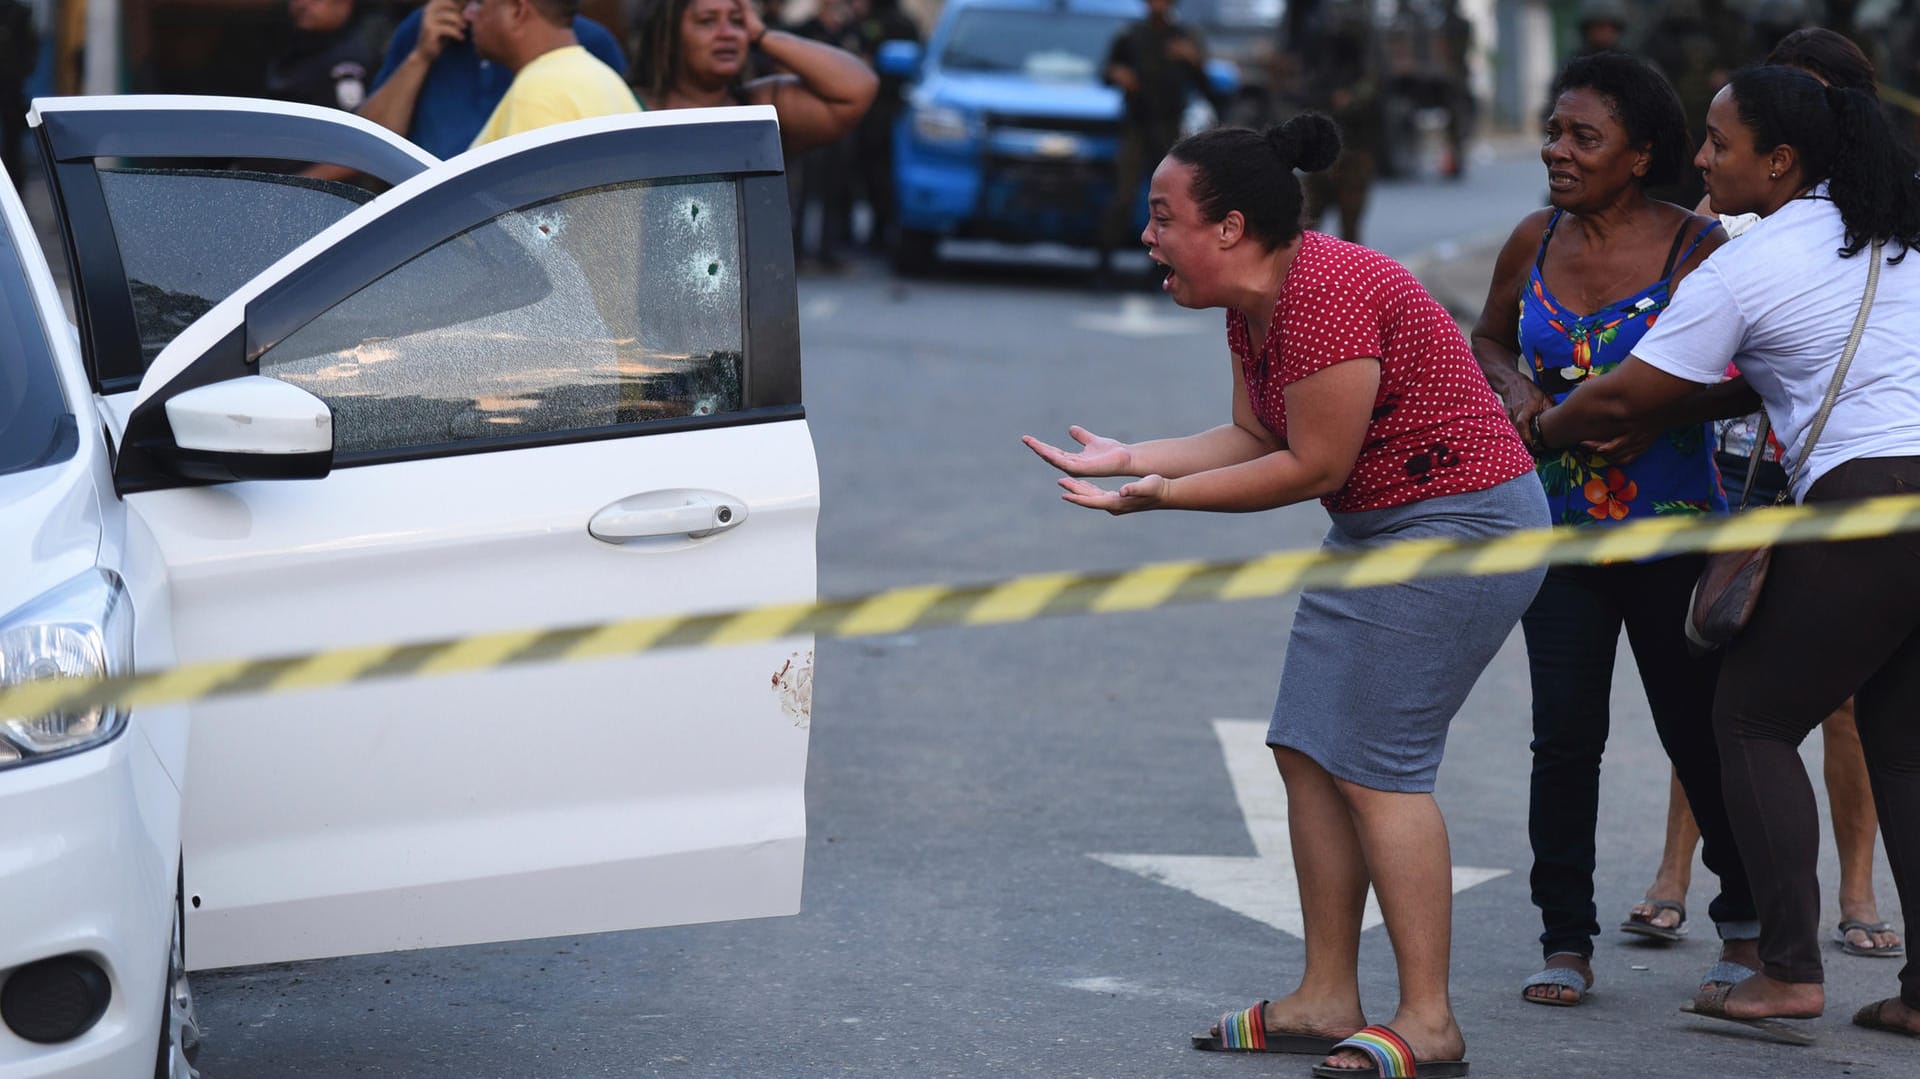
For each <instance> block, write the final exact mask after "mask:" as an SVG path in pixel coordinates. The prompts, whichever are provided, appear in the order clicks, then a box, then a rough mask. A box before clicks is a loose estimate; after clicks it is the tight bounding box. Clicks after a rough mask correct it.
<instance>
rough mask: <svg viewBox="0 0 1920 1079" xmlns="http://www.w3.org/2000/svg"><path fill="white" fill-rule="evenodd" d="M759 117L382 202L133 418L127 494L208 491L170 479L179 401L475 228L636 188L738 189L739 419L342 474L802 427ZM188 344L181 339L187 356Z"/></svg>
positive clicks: (565, 439) (784, 215) (436, 183)
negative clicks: (657, 437) (172, 403)
mask: <svg viewBox="0 0 1920 1079" xmlns="http://www.w3.org/2000/svg"><path fill="white" fill-rule="evenodd" d="M748 108H751V109H753V111H754V112H755V113H757V114H760V115H755V116H753V117H751V118H745V119H726V120H717V119H716V120H693V119H687V120H684V121H680V122H659V121H660V119H661V118H659V117H648V118H647V119H649V120H652V121H653V122H652V123H649V124H645V126H640V125H638V124H635V123H634V122H632V121H629V122H624V123H621V122H616V123H614V124H611V125H600V126H599V128H598V129H596V130H590V131H588V132H586V133H582V134H577V135H573V136H571V137H562V138H557V139H556V140H555V141H545V140H541V139H533V140H531V141H529V142H522V143H521V144H520V145H521V146H522V147H523V148H522V149H521V150H519V151H518V152H510V153H507V154H505V155H504V156H497V157H491V158H488V157H484V156H482V157H481V159H480V160H478V161H475V162H467V161H463V160H461V159H455V160H454V161H452V162H447V163H443V164H442V165H440V166H438V168H437V169H436V170H435V171H434V173H433V175H431V176H422V177H419V178H417V179H416V180H415V181H412V182H411V183H410V184H408V185H405V186H403V187H402V188H399V189H396V190H394V191H391V192H388V193H387V194H386V195H382V196H380V197H378V198H376V199H375V200H374V201H373V202H372V203H369V204H368V205H367V206H364V207H362V208H361V209H359V210H357V211H355V212H354V213H353V214H350V215H348V217H346V218H343V219H342V220H341V221H340V222H339V223H338V224H337V225H335V226H334V229H333V230H330V231H338V232H339V233H340V234H339V235H337V236H333V238H332V239H331V240H330V241H329V242H327V244H326V246H325V247H324V249H322V250H320V251H318V252H317V253H314V254H312V255H311V257H308V258H306V259H305V260H304V261H302V262H300V263H299V264H297V265H294V266H291V267H284V266H283V267H280V268H277V269H276V270H273V271H269V273H277V274H278V276H277V279H275V280H273V281H271V282H269V283H266V284H265V285H264V287H262V288H261V289H260V290H259V291H258V292H257V294H253V295H251V296H249V297H248V298H247V299H246V300H245V301H244V311H243V314H242V316H241V318H240V320H239V322H238V324H237V325H233V326H232V327H231V328H230V329H228V330H226V332H224V333H222V334H221V336H220V337H219V338H218V339H217V340H216V341H215V342H214V343H213V344H212V345H211V346H210V347H207V348H206V349H205V350H204V351H202V352H200V353H199V355H197V356H195V357H194V358H193V359H191V360H190V361H188V362H186V363H185V364H184V365H182V366H181V367H180V369H179V370H178V372H177V373H176V374H175V375H174V376H172V377H171V378H170V379H169V380H168V381H167V382H166V383H165V384H164V385H162V386H160V387H158V388H157V389H155V390H154V391H153V392H152V393H150V394H146V395H143V399H142V400H141V402H140V403H139V405H137V406H136V407H135V408H134V410H133V413H132V415H131V416H130V417H129V419H128V424H127V438H126V446H125V448H124V449H123V451H122V453H121V457H120V466H119V468H118V469H117V470H116V474H115V481H116V486H117V487H118V488H119V489H120V491H121V493H123V494H126V493H132V492H135V491H142V490H153V489H159V488H167V487H180V486H187V485H191V484H195V483H201V482H208V481H206V480H193V479H186V478H182V477H181V476H178V475H176V474H174V473H173V472H172V471H171V470H170V469H169V468H168V455H169V450H170V447H171V446H172V430H171V427H170V425H169V423H168V420H167V416H166V408H165V406H166V402H167V400H169V399H170V398H172V397H174V396H177V395H178V394H180V393H183V392H186V391H187V390H189V389H193V388H196V387H199V386H204V385H207V384H209V383H213V382H218V381H224V380H226V379H231V378H239V377H242V376H245V375H252V374H257V373H259V360H260V357H261V355H262V354H264V353H265V352H266V351H267V350H269V349H271V348H273V347H274V346H276V345H278V344H279V343H280V342H282V341H284V340H285V339H286V338H287V337H288V336H289V335H291V334H292V333H294V332H295V331H296V330H299V329H300V328H301V327H303V326H305V325H306V324H307V323H309V322H311V321H313V320H314V319H315V318H318V317H319V316H320V315H321V314H323V313H325V312H326V311H328V310H330V309H332V308H333V307H335V306H337V305H338V304H340V303H342V302H345V301H346V300H348V299H349V298H351V297H352V296H354V295H355V294H356V293H358V292H359V291H360V290H362V289H364V288H366V287H368V286H369V285H372V284H374V283H375V282H376V281H378V280H379V279H380V278H382V277H384V276H385V275H386V274H388V273H391V272H392V271H394V270H396V269H399V268H400V267H401V266H403V265H405V264H406V263H407V262H409V261H411V260H412V259H414V258H415V257H417V256H418V255H420V254H421V253H423V252H425V251H428V250H430V249H432V248H433V247H435V246H437V245H439V244H441V243H445V242H447V241H448V240H451V239H453V238H455V237H457V236H459V235H461V234H462V233H464V232H466V231H468V230H470V229H473V228H475V227H478V226H480V225H484V224H486V223H487V222H489V221H492V220H494V219H496V218H498V217H500V216H501V215H502V214H506V213H511V212H513V211H516V210H522V209H525V208H527V207H530V206H535V205H538V204H541V203H545V202H550V201H552V200H554V199H558V198H563V197H566V196H569V195H573V194H578V193H580V192H584V191H590V190H594V189H597V188H603V187H609V186H613V185H618V184H628V183H639V182H649V181H651V182H667V181H674V180H683V179H694V178H705V179H712V178H719V179H724V180H726V181H728V182H731V183H733V184H735V185H736V191H737V192H738V213H739V215H740V217H739V229H740V233H739V234H740V243H741V267H742V277H743V280H744V289H743V294H742V304H741V309H742V318H743V322H744V325H743V326H742V333H741V343H742V353H743V365H742V368H743V369H742V372H741V404H742V407H741V408H740V409H739V410H738V411H733V412H720V413H715V414H712V415H706V416H685V417H677V418H674V419H662V420H650V421H646V422H644V423H638V424H622V425H618V426H611V427H604V428H589V429H580V430H568V431H556V432H551V433H547V434H541V435H533V436H526V435H515V436H506V437H503V438H496V439H474V440H469V441H463V442H458V443H450V444H437V445H433V446H425V447H417V448H410V449H405V450H397V451H393V452H390V453H386V452H383V453H374V454H367V455H364V456H360V457H356V458H354V459H353V460H351V461H349V462H344V463H343V467H355V466H365V465H374V464H385V463H391V462H395V461H405V460H417V459H423V458H433V457H447V456H455V455H462V454H469V453H485V452H490V451H494V450H497V449H500V448H502V447H503V446H506V445H511V446H512V447H513V448H516V449H519V448H532V447H537V446H543V445H555V444H564V443H573V442H585V441H593V440H598V439H604V438H625V437H633V436H635V435H645V434H655V433H663V432H668V431H679V430H689V429H696V428H712V427H729V426H740V425H746V424H753V423H767V422H775V421H781V420H790V419H798V418H802V417H803V416H804V415H805V412H804V409H803V407H802V404H801V393H800V332H799V322H800V320H799V310H798V301H797V298H796V293H795V282H794V270H793V249H792V245H791V231H790V229H789V226H788V202H787V184H786V178H785V175H784V164H783V158H782V156H781V150H780V134H779V127H778V125H777V123H776V122H775V121H774V120H773V118H772V111H771V110H770V109H767V108H765V107H764V106H762V107H758V108H754V107H748ZM748 108H743V109H740V110H738V111H739V112H746V111H748ZM726 111H729V112H732V111H736V110H726ZM762 115H763V116H764V118H761V116H762ZM638 119H639V118H635V120H638ZM449 170H452V171H451V175H448V172H449ZM243 291H244V290H243ZM223 311H225V312H226V314H225V315H224V316H223V314H222V312H223ZM222 317H225V318H229V319H230V318H232V313H231V306H230V305H228V304H222V305H221V306H219V307H216V308H215V309H214V311H212V312H209V313H208V315H206V316H203V318H222ZM210 329H212V330H213V332H219V330H218V329H217V328H212V327H210ZM188 336H189V335H188V334H183V335H182V338H181V339H180V343H183V344H184V343H185V341H186V339H187V337H188ZM171 347H177V346H170V348H171ZM156 366H158V363H156Z"/></svg>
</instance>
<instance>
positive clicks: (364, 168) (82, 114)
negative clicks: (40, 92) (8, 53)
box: [34, 98, 436, 393]
mask: <svg viewBox="0 0 1920 1079" xmlns="http://www.w3.org/2000/svg"><path fill="white" fill-rule="evenodd" d="M86 100H87V99H81V101H82V102H84V101H86ZM34 117H35V119H37V121H38V123H37V124H35V125H34V142H35V145H36V146H37V147H38V149H39V151H40V155H41V162H42V164H43V165H45V166H46V169H47V171H48V173H49V175H50V176H51V177H52V179H53V181H54V182H53V183H51V184H49V185H48V187H49V188H50V190H51V193H52V199H53V206H54V212H55V215H56V216H57V217H58V218H59V220H60V222H61V229H60V233H61V239H62V242H63V244H64V246H65V248H66V254H67V265H68V266H69V267H70V272H71V274H72V280H73V286H74V288H73V303H74V314H75V317H76V321H77V322H78V323H79V329H80V338H81V355H82V357H83V358H84V359H85V361H86V367H87V378H88V380H89V381H90V382H91V383H92V385H93V388H94V391H95V392H96V393H120V392H124V391H127V390H132V389H135V388H136V387H138V386H139V384H140V378H141V375H142V374H143V373H144V360H143V358H142V351H141V347H140V328H139V325H138V322H137V320H136V319H135V316H134V304H133V293H132V289H131V287H130V284H129V282H128V280H127V273H126V267H125V265H124V263H123V262H122V259H121V254H120V242H119V239H118V237H117V235H116V233H115V231H114V227H113V219H112V217H111V215H110V213H109V211H108V208H107V200H106V194H105V192H104V190H103V189H102V186H101V183H100V165H99V162H100V159H102V158H120V157H125V158H138V159H145V160H149V161H158V160H167V159H196V158H197V159H207V158H228V157H231V156H233V152H234V147H236V146H245V147H246V148H247V151H248V155H249V157H252V158H261V159H285V160H290V161H307V162H325V163H327V164H335V165H342V166H345V167H347V168H351V169H354V170H356V171H359V172H363V173H366V174H367V175H369V176H372V177H374V178H375V179H377V180H380V181H382V182H384V183H388V184H396V185H397V184H400V183H402V182H404V181H406V180H408V179H410V178H412V177H414V176H417V175H419V174H420V173H422V172H424V171H426V170H427V169H428V168H429V167H431V166H432V165H433V164H434V163H435V160H436V159H435V158H434V157H433V156H432V155H430V154H428V153H427V152H426V151H424V150H420V149H419V148H417V147H414V146H412V144H410V143H406V142H405V141H404V140H401V139H399V138H398V137H397V136H393V135H390V134H388V133H386V132H385V131H384V130H381V129H375V128H373V126H372V125H371V124H369V123H368V122H367V121H364V120H361V119H360V118H358V117H354V116H352V115H351V114H349V113H339V112H337V111H335V110H325V109H319V108H313V107H307V106H291V105H284V104H280V103H268V102H260V101H237V100H226V99H211V98H208V99H198V100H196V99H190V98H147V99H142V98H132V99H129V98H119V99H116V100H115V102H114V104H113V107H110V108H96V107H91V106H89V105H85V104H79V103H76V102H68V101H60V100H54V101H41V102H36V103H35V106H34ZM135 121H137V122H135Z"/></svg>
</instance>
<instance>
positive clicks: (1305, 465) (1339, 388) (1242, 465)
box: [1060, 360, 1380, 514]
mask: <svg viewBox="0 0 1920 1079" xmlns="http://www.w3.org/2000/svg"><path fill="white" fill-rule="evenodd" d="M1379 392H1380V363H1379V361H1378V360H1349V361H1347V362H1344V363H1337V364H1334V365H1333V366H1332V367H1328V368H1325V369H1323V370H1320V371H1316V372H1314V373H1313V374H1311V375H1308V376H1307V377H1306V378H1303V379H1300V380H1299V381H1297V382H1292V383H1289V384H1288V385H1287V431H1288V441H1287V444H1286V445H1285V446H1283V447H1280V448H1277V449H1273V450H1270V451H1269V452H1267V453H1264V454H1261V455H1259V456H1257V457H1253V458H1251V459H1248V460H1244V461H1240V462H1237V463H1234V464H1227V465H1223V466H1220V467H1216V468H1211V469H1207V470H1205V471H1201V472H1193V473H1189V474H1187V475H1184V476H1181V477H1179V478H1177V479H1172V478H1168V477H1166V476H1163V475H1157V474H1150V475H1147V476H1145V477H1143V478H1141V479H1138V480H1135V481H1133V482H1132V483H1129V484H1127V485H1125V486H1123V487H1121V488H1120V489H1119V490H1117V491H1106V490H1103V489H1101V488H1099V487H1097V486H1095V485H1094V484H1092V483H1090V482H1088V481H1086V480H1083V479H1078V478H1074V477H1066V478H1063V479H1061V480H1060V487H1061V488H1062V490H1063V491H1064V492H1065V494H1064V496H1063V497H1064V498H1065V499H1066V500H1067V501H1069V502H1072V503H1074V504H1075V505H1080V506H1086V507H1088V508H1089V509H1103V510H1106V511H1107V512H1109V513H1116V514H1118V513H1133V512H1136V511H1138V510H1150V509H1189V510H1212V511H1216V512H1222V513H1247V512H1252V511H1256V510H1265V509H1272V508H1274V507H1276V506H1286V505H1291V504H1293V503H1295V502H1304V501H1307V500H1308V499H1312V498H1318V497H1323V496H1326V495H1330V494H1332V493H1333V492H1335V491H1338V490H1339V489H1340V488H1342V487H1344V486H1346V482H1347V477H1348V475H1349V474H1351V473H1352V471H1353V465H1354V462H1355V461H1356V460H1358V459H1359V457H1360V450H1361V447H1362V446H1363V445H1364V444H1365V442H1366V436H1367V425H1368V423H1369V422H1370V421H1371V418H1372V412H1373V403H1374V399H1375V397H1376V396H1377V395H1378V394H1379ZM1216 430H1218V429H1216Z"/></svg>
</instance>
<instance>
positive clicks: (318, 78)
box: [263, 0, 386, 112]
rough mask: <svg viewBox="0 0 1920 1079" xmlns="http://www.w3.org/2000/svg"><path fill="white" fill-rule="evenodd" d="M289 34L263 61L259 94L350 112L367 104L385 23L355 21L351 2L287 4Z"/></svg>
mask: <svg viewBox="0 0 1920 1079" xmlns="http://www.w3.org/2000/svg"><path fill="white" fill-rule="evenodd" d="M287 18H288V21H289V22H290V23H291V24H292V26H293V35H292V38H291V40H290V41H289V42H288V45H287V51H286V52H284V53H282V54H280V55H279V56H276V57H274V58H273V59H272V60H270V61H268V62H267V74H266V82H265V85H264V88H263V92H264V93H265V95H266V96H267V97H270V98H273V99H275V100H277V101H297V102H300V103H301V104H304V105H320V106H324V107H327V108H334V109H345V110H347V111H348V112H352V111H354V110H355V109H358V108H359V107H360V106H361V104H363V103H364V102H365V101H366V100H367V78H368V76H369V75H370V74H371V73H372V71H373V66H374V60H375V58H377V57H378V56H379V55H380V42H382V41H384V40H386V24H385V23H384V22H383V21H382V20H380V19H376V18H373V17H357V16H356V15H355V14H354V0H288V3H287Z"/></svg>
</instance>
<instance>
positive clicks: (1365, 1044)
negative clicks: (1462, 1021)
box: [1313, 1026, 1467, 1079]
mask: <svg viewBox="0 0 1920 1079" xmlns="http://www.w3.org/2000/svg"><path fill="white" fill-rule="evenodd" d="M1342 1049H1358V1050H1360V1051H1361V1052H1362V1053H1365V1054H1366V1055H1367V1056H1369V1057H1371V1058H1373V1070H1371V1071H1369V1070H1367V1069H1366V1068H1336V1067H1334V1066H1333V1065H1331V1064H1316V1065H1314V1067H1313V1075H1314V1079H1356V1077H1357V1079H1367V1077H1368V1076H1378V1077H1379V1079H1411V1077H1412V1076H1415V1075H1418V1076H1421V1077H1422V1079H1465V1076H1466V1074H1467V1062H1466V1061H1464V1060H1422V1061H1415V1060H1414V1059H1413V1049H1412V1047H1411V1046H1409V1045H1407V1042H1406V1039H1404V1038H1402V1037H1401V1036H1400V1035H1398V1034H1395V1033H1394V1032H1393V1028H1392V1027H1386V1026H1370V1027H1366V1028H1364V1029H1362V1030H1361V1031H1360V1032H1359V1033H1357V1034H1355V1035H1354V1036H1353V1037H1351V1038H1348V1039H1346V1040H1345V1041H1342V1042H1339V1043H1337V1044H1335V1045H1334V1047H1333V1048H1332V1049H1331V1050H1329V1055H1332V1054H1333V1053H1337V1052H1339V1051H1340V1050H1342Z"/></svg>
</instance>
